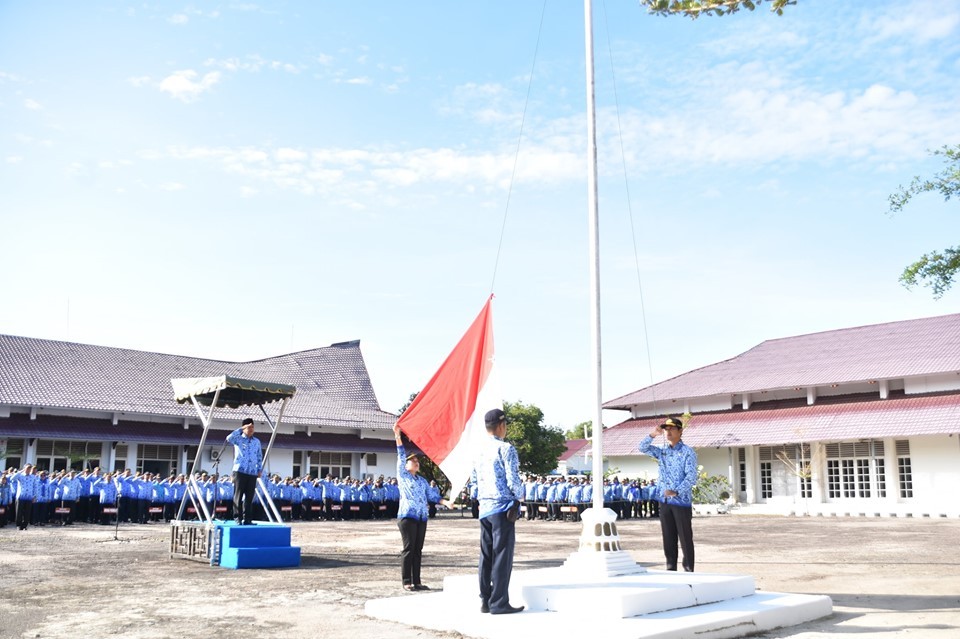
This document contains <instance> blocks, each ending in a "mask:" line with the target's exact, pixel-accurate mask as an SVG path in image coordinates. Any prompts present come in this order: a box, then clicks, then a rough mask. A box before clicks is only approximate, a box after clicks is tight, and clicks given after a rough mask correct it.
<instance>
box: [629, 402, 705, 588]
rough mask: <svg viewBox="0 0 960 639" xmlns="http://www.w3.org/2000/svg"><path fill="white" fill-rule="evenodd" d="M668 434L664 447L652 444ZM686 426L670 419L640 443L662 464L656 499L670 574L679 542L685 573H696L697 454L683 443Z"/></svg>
mask: <svg viewBox="0 0 960 639" xmlns="http://www.w3.org/2000/svg"><path fill="white" fill-rule="evenodd" d="M664 432H665V433H666V434H667V444H666V445H665V446H662V447H661V446H654V444H653V440H654V438H655V437H658V436H659V435H660V434H661V433H664ZM682 436H683V422H682V421H680V419H679V418H673V417H671V418H669V419H667V421H665V422H664V423H663V424H661V425H660V426H657V427H656V429H654V431H653V432H652V433H650V434H649V435H647V436H646V437H644V438H643V440H641V442H640V452H641V453H643V454H645V455H650V456H651V457H655V458H656V459H657V461H658V462H659V476H658V477H657V483H656V493H655V495H656V496H655V497H654V498H653V499H655V500H656V501H657V502H658V503H659V504H660V532H661V533H662V535H663V554H664V556H665V557H666V559H667V570H676V569H677V540H678V539H679V540H680V546H681V548H683V569H684V570H685V571H687V572H693V559H694V557H693V487H694V485H695V484H696V483H697V453H696V452H694V450H693V449H692V448H690V447H689V446H687V445H686V444H684V443H683V442H682V441H680V438H681V437H682Z"/></svg>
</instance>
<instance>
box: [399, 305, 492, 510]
mask: <svg viewBox="0 0 960 639" xmlns="http://www.w3.org/2000/svg"><path fill="white" fill-rule="evenodd" d="M492 303H493V295H491V296H490V299H488V300H487V303H486V304H484V306H483V310H481V311H480V314H479V315H477V318H476V319H475V320H473V324H471V325H470V328H469V329H467V332H466V334H464V336H463V337H462V338H460V341H459V342H458V343H457V345H456V346H455V347H454V348H453V351H452V352H451V353H450V354H449V355H448V356H447V359H446V360H444V362H443V364H441V365H440V368H439V369H438V370H437V372H436V373H434V375H433V377H432V378H431V379H430V381H429V382H427V385H426V386H424V387H423V390H422V391H420V393H419V394H418V395H417V397H416V398H415V399H414V400H413V403H412V404H410V406H409V407H408V408H407V410H406V411H404V413H403V415H401V416H400V419H399V420H397V424H398V425H399V426H400V429H401V430H403V432H404V433H406V435H407V437H409V438H410V439H411V440H413V441H414V443H416V445H417V446H418V447H419V448H420V450H422V451H423V452H424V454H425V455H426V456H427V457H429V458H430V459H431V460H433V462H434V463H435V464H437V465H438V466H440V470H442V471H443V472H444V474H445V475H446V476H447V479H449V480H450V483H451V485H452V487H453V491H452V492H453V496H456V495H457V494H458V492H459V490H460V488H462V487H463V486H464V484H466V483H467V480H468V479H470V473H471V471H472V470H473V460H474V455H475V454H476V451H477V450H478V449H479V447H480V445H481V444H482V442H483V440H484V438H485V437H486V436H487V434H486V427H485V425H484V423H483V416H484V414H485V413H486V412H487V411H488V410H490V409H492V408H501V407H502V406H503V400H502V398H501V397H500V393H499V389H498V388H497V385H496V383H494V381H493V362H494V357H493V313H492V307H491V305H492Z"/></svg>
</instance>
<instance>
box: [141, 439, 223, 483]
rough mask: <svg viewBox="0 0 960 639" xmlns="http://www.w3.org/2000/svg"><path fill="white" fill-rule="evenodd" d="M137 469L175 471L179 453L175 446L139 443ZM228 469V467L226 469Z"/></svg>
mask: <svg viewBox="0 0 960 639" xmlns="http://www.w3.org/2000/svg"><path fill="white" fill-rule="evenodd" d="M139 452H140V455H139V456H138V457H137V470H138V471H140V472H143V473H153V474H160V475H164V476H166V475H169V474H170V473H176V472H177V466H178V461H179V459H180V454H179V450H178V447H177V446H165V445H160V444H140V451H139ZM227 470H228V471H229V470H230V469H229V468H228V469H227Z"/></svg>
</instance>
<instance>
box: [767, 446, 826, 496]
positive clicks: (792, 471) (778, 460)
mask: <svg viewBox="0 0 960 639" xmlns="http://www.w3.org/2000/svg"><path fill="white" fill-rule="evenodd" d="M758 456H759V458H760V468H761V481H762V479H763V468H764V464H765V463H766V465H767V467H768V468H769V471H768V475H769V480H768V484H769V485H768V487H767V488H764V486H762V485H761V497H763V498H768V497H772V496H773V493H774V489H775V488H776V491H777V493H778V494H779V493H782V494H784V495H800V497H802V498H809V497H812V496H813V478H812V459H811V456H810V444H787V445H785V446H761V447H760V449H759V451H758ZM793 482H795V483H793ZM763 492H768V493H769V494H768V495H766V496H764V495H763Z"/></svg>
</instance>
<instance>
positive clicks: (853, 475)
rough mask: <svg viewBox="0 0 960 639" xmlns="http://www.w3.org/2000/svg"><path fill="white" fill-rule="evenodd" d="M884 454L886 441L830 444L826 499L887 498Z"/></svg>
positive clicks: (827, 449) (827, 452) (827, 447)
mask: <svg viewBox="0 0 960 639" xmlns="http://www.w3.org/2000/svg"><path fill="white" fill-rule="evenodd" d="M883 454H884V449H883V442H882V441H879V440H864V441H860V442H842V443H838V444H827V445H826V455H827V497H828V498H829V499H870V498H871V497H886V495H887V484H886V466H885V465H884V460H883Z"/></svg>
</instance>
